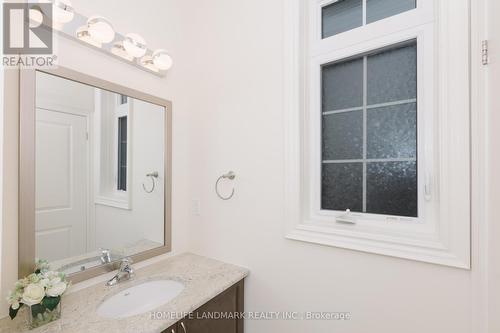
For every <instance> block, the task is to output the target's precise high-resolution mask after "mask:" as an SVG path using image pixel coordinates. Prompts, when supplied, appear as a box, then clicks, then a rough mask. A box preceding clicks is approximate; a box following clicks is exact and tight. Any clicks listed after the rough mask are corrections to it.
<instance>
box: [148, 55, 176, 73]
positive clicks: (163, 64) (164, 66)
mask: <svg viewBox="0 0 500 333" xmlns="http://www.w3.org/2000/svg"><path fill="white" fill-rule="evenodd" d="M153 63H154V64H155V66H156V67H158V69H160V70H162V71H166V70H169V69H170V68H171V67H172V65H173V64H174V61H173V60H172V57H170V55H169V54H168V53H167V51H166V50H156V51H155V52H154V53H153Z"/></svg>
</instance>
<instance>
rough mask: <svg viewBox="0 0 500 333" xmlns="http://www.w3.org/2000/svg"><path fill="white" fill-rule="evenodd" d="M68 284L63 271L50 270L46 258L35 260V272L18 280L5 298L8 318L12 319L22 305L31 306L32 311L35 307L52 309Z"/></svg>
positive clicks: (59, 300) (43, 309) (44, 309)
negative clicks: (7, 304) (7, 305)
mask: <svg viewBox="0 0 500 333" xmlns="http://www.w3.org/2000/svg"><path fill="white" fill-rule="evenodd" d="M68 286H69V282H68V281H67V280H66V275H65V274H64V273H59V272H54V271H50V270H49V264H48V262H47V261H46V260H39V261H37V263H36V266H35V272H34V273H32V274H30V275H28V276H27V277H25V278H23V279H20V280H18V281H17V282H16V284H15V290H14V291H12V292H10V294H9V297H8V298H7V301H8V303H9V305H10V307H9V315H10V318H11V319H14V318H15V317H16V315H17V312H18V311H19V309H20V308H21V307H22V306H23V305H27V306H29V307H32V311H33V307H37V308H39V309H37V310H36V311H37V312H38V311H46V310H49V311H52V310H54V309H55V308H57V306H58V305H59V303H60V302H61V296H62V295H63V294H64V292H65V291H66V290H67V289H68Z"/></svg>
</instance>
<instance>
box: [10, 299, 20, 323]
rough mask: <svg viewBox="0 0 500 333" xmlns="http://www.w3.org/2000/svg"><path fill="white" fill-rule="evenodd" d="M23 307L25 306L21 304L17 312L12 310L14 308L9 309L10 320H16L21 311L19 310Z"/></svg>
mask: <svg viewBox="0 0 500 333" xmlns="http://www.w3.org/2000/svg"><path fill="white" fill-rule="evenodd" d="M22 306H23V304H22V303H21V304H19V307H18V308H17V309H16V310H14V309H13V308H12V306H11V307H9V317H10V319H14V318H16V316H17V312H18V311H19V309H20V308H21V307H22Z"/></svg>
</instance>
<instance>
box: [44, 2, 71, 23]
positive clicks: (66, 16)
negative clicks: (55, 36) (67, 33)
mask: <svg viewBox="0 0 500 333" xmlns="http://www.w3.org/2000/svg"><path fill="white" fill-rule="evenodd" d="M38 2H39V3H51V4H52V16H53V28H55V29H57V30H62V27H63V26H64V24H66V23H69V22H71V21H72V20H73V18H74V17H75V10H74V9H73V6H72V5H71V1H69V0H39V1H38ZM46 14H47V13H46Z"/></svg>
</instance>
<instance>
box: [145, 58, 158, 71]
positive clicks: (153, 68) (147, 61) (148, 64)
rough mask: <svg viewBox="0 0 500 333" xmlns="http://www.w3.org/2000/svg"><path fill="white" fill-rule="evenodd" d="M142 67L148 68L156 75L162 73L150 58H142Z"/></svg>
mask: <svg viewBox="0 0 500 333" xmlns="http://www.w3.org/2000/svg"><path fill="white" fill-rule="evenodd" d="M141 65H142V67H145V68H147V69H149V70H150V71H152V72H155V73H158V72H159V71H160V70H159V69H158V67H156V66H155V64H154V63H153V58H152V57H150V56H144V57H142V58H141Z"/></svg>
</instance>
